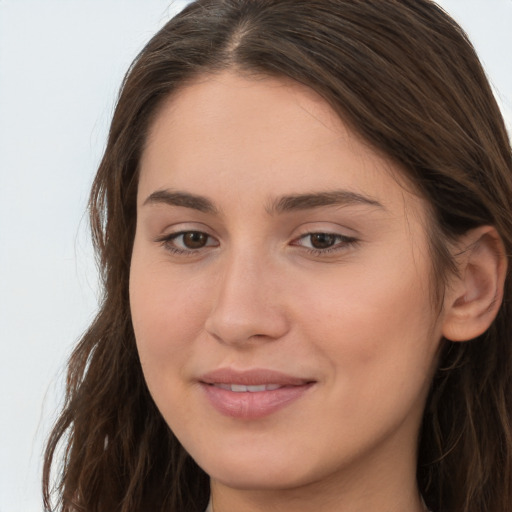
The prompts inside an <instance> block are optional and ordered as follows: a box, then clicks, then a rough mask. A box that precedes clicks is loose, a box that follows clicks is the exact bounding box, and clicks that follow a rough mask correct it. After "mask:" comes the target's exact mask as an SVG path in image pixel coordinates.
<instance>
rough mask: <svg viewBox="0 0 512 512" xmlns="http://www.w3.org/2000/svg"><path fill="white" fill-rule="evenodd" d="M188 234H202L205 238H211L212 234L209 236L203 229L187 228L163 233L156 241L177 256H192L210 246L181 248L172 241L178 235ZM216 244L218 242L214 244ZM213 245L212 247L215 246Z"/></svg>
mask: <svg viewBox="0 0 512 512" xmlns="http://www.w3.org/2000/svg"><path fill="white" fill-rule="evenodd" d="M188 234H198V235H204V236H206V238H207V240H211V239H213V237H212V236H210V235H209V234H208V233H205V232H204V231H196V230H193V229H190V230H187V231H178V232H177V233H171V234H169V235H165V236H163V237H160V238H157V239H156V242H159V243H161V244H162V246H163V247H164V248H165V249H166V250H167V251H169V252H171V253H172V254H177V255H179V256H193V255H194V254H197V253H198V252H199V251H201V250H203V249H205V248H207V247H212V246H211V245H204V246H203V247H199V248H198V249H182V248H180V247H176V245H173V244H174V241H175V240H176V239H177V238H179V237H180V236H184V235H188ZM216 245H218V243H217V244H216ZM216 245H214V246H213V247H215V246H216Z"/></svg>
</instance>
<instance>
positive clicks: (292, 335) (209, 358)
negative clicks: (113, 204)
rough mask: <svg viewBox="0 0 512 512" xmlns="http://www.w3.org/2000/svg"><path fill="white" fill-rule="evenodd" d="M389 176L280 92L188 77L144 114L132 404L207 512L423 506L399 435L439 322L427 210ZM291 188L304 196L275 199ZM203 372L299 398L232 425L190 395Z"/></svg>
mask: <svg viewBox="0 0 512 512" xmlns="http://www.w3.org/2000/svg"><path fill="white" fill-rule="evenodd" d="M400 176H401V170H400V169H399V168H398V167H397V166H396V165H395V164H393V163H392V162H390V161H388V160H387V159H386V158H384V157H383V156H381V155H379V154H378V153H377V152H375V151H374V150H372V149H371V148H370V147H369V146H368V145H367V144H365V143H364V142H362V141H361V140H360V139H358V137H357V136H356V135H354V134H353V133H351V131H350V130H349V129H348V128H347V127H346V126H345V125H344V124H343V122H342V121H341V120H340V119H339V118H338V117H337V116H336V115H335V113H334V112H333V111H332V110H331V109H330V107H329V106H328V105H327V104H326V103H325V102H324V101H323V100H322V99H321V98H319V97H318V96H317V95H316V94H315V93H314V92H312V91H311V90H309V89H307V88H305V87H304V86H302V85H299V84H296V83H292V82H289V81H286V80H279V79H275V78H268V77H267V78H265V77H260V78H257V79H255V78H254V77H253V78H247V77H243V76H241V75H239V74H237V73H235V72H232V71H226V72H223V73H221V74H217V75H212V76H205V77H202V79H201V80H197V81H195V82H194V83H192V84H190V85H188V86H187V87H185V88H184V89H182V90H180V91H179V92H178V93H177V94H175V95H174V96H173V97H172V98H170V99H168V101H167V102H166V103H165V104H164V105H163V107H162V108H161V110H160V112H159V114H158V115H157V117H156V120H155V121H154V124H153V126H152V129H151V131H150V135H149V137H148V141H147V144H146V147H145V150H144V153H143V157H142V161H141V174H140V183H139V190H138V214H137V229H136V236H135V242H134V248H133V256H132V267H131V277H130V300H131V309H132V318H133V326H134V330H135V335H136V340H137V346H138V350H139V355H140V360H141V363H142V368H143V371H144V375H145V378H146V381H147V384H148V387H149V389H150V392H151V394H152V396H153V398H154V400H155V402H156V404H157V406H158V407H159V409H160V411H161V413H162V415H163V416H164V418H165V420H166V421H167V423H168V424H169V426H170V428H171V429H172V430H173V432H174V433H175V434H176V435H177V437H178V438H179V439H180V441H181V443H182V444H183V445H184V447H185V448H186V449H187V450H188V452H189V453H190V454H191V455H192V457H193V458H194V459H195V460H196V461H197V462H198V464H199V465H200V466H201V467H202V468H203V469H204V470H205V471H206V472H207V473H208V474H209V475H210V476H211V480H212V495H213V503H214V507H215V512H222V511H229V510H237V511H240V512H243V511H258V510H266V511H269V510H270V511H272V510H294V511H306V510H308V511H313V510H314V511H316V512H322V511H333V510H343V511H344V512H363V511H365V512H368V511H373V510H375V511H377V510H379V511H389V512H420V511H422V510H423V507H422V505H421V501H420V498H419V494H418V491H417V487H416V481H415V473H416V445H417V436H418V431H419V425H420V421H421V418H422V414H423V409H424V405H425V400H426V396H427V393H428V389H429V385H430V381H431V377H432V373H433V369H434V367H435V362H436V355H437V349H438V346H439V340H440V339H441V336H442V333H443V326H444V322H445V313H444V311H441V313H439V311H434V310H433V308H432V301H431V296H432V294H431V284H430V283H431V267H432V265H431V261H430V258H429V251H428V242H427V235H426V228H425V226H426V225H427V209H426V205H425V204H424V202H423V200H422V199H421V198H419V197H418V196H417V195H415V194H414V193H413V192H411V191H410V190H409V188H410V187H409V188H408V187H405V186H404V180H401V179H400ZM162 191H166V192H165V193H162ZM333 191H341V192H342V193H341V194H338V195H337V196H336V199H337V203H336V204H325V203H326V202H328V201H327V200H326V197H327V198H330V199H331V200H332V197H333V196H332V194H331V195H330V196H326V195H325V193H326V192H328V193H332V192H333ZM169 192H172V193H176V192H180V193H185V194H189V195H193V196H201V198H203V199H206V200H207V201H208V204H205V203H201V202H200V201H198V200H193V201H192V200H189V199H190V198H189V197H188V196H183V195H180V196H177V195H176V194H175V195H172V194H171V195H170V194H169ZM308 194H323V195H321V196H320V199H319V200H318V201H317V202H318V203H319V204H318V205H316V206H312V204H311V202H310V203H309V204H308V203H307V201H302V203H301V204H299V205H298V206H297V204H296V206H295V207H294V208H291V207H290V204H291V202H290V201H288V203H287V205H288V207H287V208H286V207H284V206H283V205H284V204H285V203H284V202H283V201H281V202H279V201H280V199H281V198H283V197H288V196H297V195H308ZM150 197H151V198H150ZM354 198H356V200H354ZM340 199H341V201H340ZM347 199H348V200H347ZM296 203H297V202H296ZM298 203H300V201H298ZM206 206H208V208H206ZM182 232H189V233H190V232H196V233H198V232H200V233H204V235H195V238H194V236H192V237H191V238H190V237H189V238H186V239H185V238H184V237H183V236H180V235H177V234H178V233H182ZM311 233H320V234H321V233H327V234H329V235H334V236H332V237H327V238H326V237H324V238H322V237H321V236H320V237H317V238H314V237H312V236H311ZM198 236H199V238H197V237H198ZM191 240H192V243H191ZM318 240H320V241H321V242H323V244H320V245H321V246H322V248H321V249H318V248H317V250H316V251H314V249H315V247H313V245H314V244H316V245H318V243H317V242H318ZM326 240H327V242H328V243H325V242H326ZM187 243H188V244H189V245H188V246H187V245H186V244H187ZM194 244H196V247H197V248H191V246H193V245H194ZM329 245H331V246H330V247H328V246H329ZM177 250H178V251H180V252H176V251H177ZM220 367H229V368H234V369H239V370H242V369H251V368H268V369H272V370H278V371H281V372H284V373H286V374H289V375H293V376H298V377H301V378H307V379H309V380H312V381H314V385H313V386H312V387H311V388H310V389H309V390H308V391H307V392H306V393H305V394H304V395H303V396H301V397H300V398H299V399H298V400H296V401H295V402H293V403H291V404H290V405H288V406H287V407H284V408H282V409H280V410H278V411H277V412H274V413H272V414H270V415H268V416H265V417H263V418H258V419H253V420H243V419H242V420H241V419H240V418H231V417H227V416H225V415H223V414H221V413H219V412H218V411H217V410H216V409H214V408H213V407H212V406H211V404H210V403H209V401H208V400H207V399H206V398H205V395H204V393H203V390H202V388H201V385H200V383H199V381H198V380H199V378H200V376H201V375H203V374H204V373H206V372H209V371H212V370H215V369H217V368H220Z"/></svg>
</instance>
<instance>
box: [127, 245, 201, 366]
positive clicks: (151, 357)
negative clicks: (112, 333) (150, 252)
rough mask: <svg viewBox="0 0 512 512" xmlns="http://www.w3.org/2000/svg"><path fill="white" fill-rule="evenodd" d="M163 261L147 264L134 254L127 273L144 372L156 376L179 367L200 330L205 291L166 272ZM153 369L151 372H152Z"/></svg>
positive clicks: (133, 320) (191, 282) (134, 324)
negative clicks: (161, 371) (171, 367)
mask: <svg viewBox="0 0 512 512" xmlns="http://www.w3.org/2000/svg"><path fill="white" fill-rule="evenodd" d="M166 267H167V265H166V264H165V262H162V263H160V264H156V265H155V264H154V263H153V264H151V265H150V264H147V263H146V262H145V261H144V258H143V257H141V258H138V257H137V253H136V252H134V257H133V259H132V267H131V272H130V307H131V314H132V322H133V328H134V332H135V339H136V342H137V348H138V351H139V357H140V359H141V364H142V366H143V369H144V372H145V373H146V374H148V373H149V372H150V371H151V372H152V373H154V374H155V375H157V370H158V369H161V370H165V369H167V371H164V372H163V374H164V375H165V374H168V373H169V372H168V370H169V366H177V367H181V362H182V361H183V360H185V359H186V357H187V354H189V352H190V351H191V350H192V347H193V343H192V341H193V340H194V339H196V338H197V337H199V336H200V335H201V333H202V331H203V326H204V316H205V311H206V309H207V307H208V301H207V290H206V288H205V286H203V285H202V283H201V282H199V281H198V280H194V279H192V280H190V279H187V278H186V277H179V273H178V276H177V275H175V274H173V273H170V272H169V269H168V268H166ZM153 370H154V372H153Z"/></svg>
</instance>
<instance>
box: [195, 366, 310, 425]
mask: <svg viewBox="0 0 512 512" xmlns="http://www.w3.org/2000/svg"><path fill="white" fill-rule="evenodd" d="M199 382H200V384H201V389H202V390H203V392H204V393H205V395H206V397H207V399H208V401H209V402H210V404H211V405H212V406H213V407H214V408H215V409H216V410H217V411H218V412H220V413H221V414H222V415H224V416H229V417H231V418H239V419H257V418H262V417H265V416H268V415H270V414H272V413H274V412H277V411H278V410H280V409H282V408H284V407H286V406H288V405H291V404H292V403H293V402H295V401H296V400H298V399H299V398H301V397H302V396H303V395H304V394H305V393H306V392H307V391H308V390H309V389H310V388H311V387H312V386H313V385H314V384H315V381H314V380H311V379H307V378H301V377H295V376H292V375H288V374H285V373H282V372H278V371H275V370H268V369H251V370H245V371H237V370H233V369H231V368H220V369H218V370H214V371H212V372H209V373H207V374H205V375H203V376H201V377H200V378H199ZM229 384H236V385H239V386H264V385H267V386H269V385H278V386H280V387H279V388H278V389H270V390H265V391H257V392H252V391H242V392H240V391H231V390H229V389H225V386H226V385H229ZM220 385H222V386H223V387H219V386H220Z"/></svg>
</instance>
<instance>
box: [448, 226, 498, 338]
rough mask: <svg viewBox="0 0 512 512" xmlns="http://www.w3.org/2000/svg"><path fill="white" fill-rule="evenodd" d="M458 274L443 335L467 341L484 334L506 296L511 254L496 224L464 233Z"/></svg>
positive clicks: (451, 288)
mask: <svg viewBox="0 0 512 512" xmlns="http://www.w3.org/2000/svg"><path fill="white" fill-rule="evenodd" d="M454 257H455V261H456V263H457V267H458V275H457V276H455V277H453V279H452V281H451V282H450V284H449V286H448V287H447V290H446V294H445V301H444V318H443V329H442V334H443V336H444V337H445V338H446V339H448V340H451V341H467V340H471V339H473V338H476V337H477V336H480V335H481V334H483V333H484V332H485V331H486V330H487V329H488V328H489V326H490V325H491V323H492V322H493V321H494V319H495V318H496V315H497V314H498V310H499V308H500V306H501V302H502V300H503V288H504V283H505V276H506V273H507V257H506V253H505V247H504V245H503V241H502V240H501V237H500V236H499V234H498V232H497V231H496V229H495V228H493V227H491V226H481V227H478V228H475V229H472V230H471V231H469V232H468V233H466V234H465V235H463V236H462V237H461V239H460V240H459V243H457V246H456V249H455V250H454Z"/></svg>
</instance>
